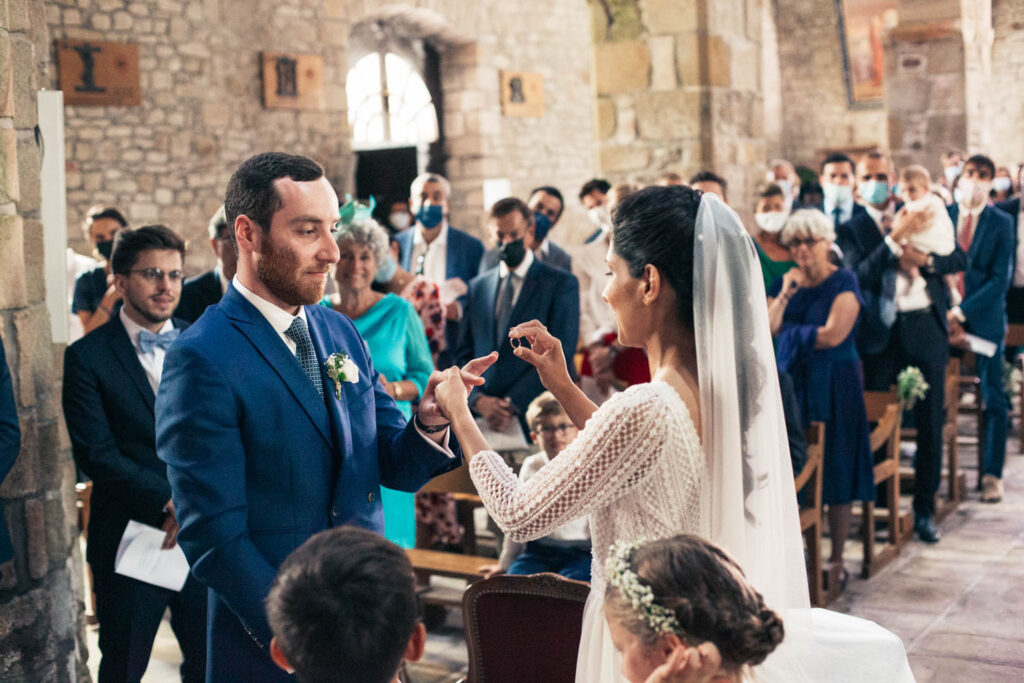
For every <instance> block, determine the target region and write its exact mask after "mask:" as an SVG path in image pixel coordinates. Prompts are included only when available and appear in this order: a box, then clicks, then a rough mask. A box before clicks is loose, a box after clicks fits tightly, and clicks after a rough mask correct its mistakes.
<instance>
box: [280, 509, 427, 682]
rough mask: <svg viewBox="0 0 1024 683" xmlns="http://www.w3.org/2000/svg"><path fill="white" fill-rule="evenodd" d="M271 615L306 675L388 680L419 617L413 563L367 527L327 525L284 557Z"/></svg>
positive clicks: (306, 678)
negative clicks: (329, 526)
mask: <svg viewBox="0 0 1024 683" xmlns="http://www.w3.org/2000/svg"><path fill="white" fill-rule="evenodd" d="M267 619H268V621H269V622H270V629H271V630H272V631H273V632H274V637H275V638H277V642H278V646H279V647H280V649H281V653H282V654H284V656H285V658H286V659H287V660H288V663H289V664H290V665H291V666H292V668H294V669H295V673H296V677H297V678H298V680H300V681H302V682H303V683H321V682H324V683H326V682H327V681H330V682H331V683H349V682H351V683H387V682H388V681H390V680H392V678H394V676H395V673H396V672H397V671H398V668H399V666H400V665H401V663H402V656H403V655H404V653H405V650H406V646H407V645H408V643H409V639H410V637H411V636H412V632H413V629H414V628H415V627H416V622H417V621H418V619H419V610H418V605H417V601H416V586H415V580H414V578H413V571H412V564H410V562H409V559H408V558H407V557H406V554H405V551H403V550H402V549H401V548H399V547H398V546H397V545H395V544H394V543H391V542H389V541H387V540H385V539H383V538H381V537H380V536H378V535H377V534H375V533H373V532H370V531H367V530H366V529H357V528H355V527H338V528H335V529H328V530H327V531H321V532H320V533H318V534H314V535H313V536H311V537H310V538H309V540H307V541H306V542H305V543H303V544H302V545H301V546H299V547H298V548H297V549H296V550H294V551H293V552H292V554H291V555H289V556H288V557H287V559H285V561H284V563H283V564H282V565H281V569H280V570H279V571H278V574H277V578H276V579H275V580H274V584H273V586H271V588H270V594H269V595H268V596H267Z"/></svg>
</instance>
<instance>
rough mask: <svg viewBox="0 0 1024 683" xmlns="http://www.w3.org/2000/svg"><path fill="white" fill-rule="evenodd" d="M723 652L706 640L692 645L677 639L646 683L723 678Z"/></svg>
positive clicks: (687, 682)
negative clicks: (670, 651) (666, 657)
mask: <svg viewBox="0 0 1024 683" xmlns="http://www.w3.org/2000/svg"><path fill="white" fill-rule="evenodd" d="M721 669H722V654H721V653H720V652H719V651H718V647H716V646H715V644H714V643H712V642H710V641H705V642H703V643H701V644H700V645H698V646H697V647H691V646H689V645H686V644H684V643H683V642H682V641H680V640H678V639H677V640H676V643H675V645H674V646H673V648H672V653H671V654H670V655H669V656H668V659H667V660H666V661H665V663H664V664H662V665H661V666H659V667H658V668H656V669H655V670H654V671H652V672H651V675H650V676H648V677H647V680H646V681H645V683H710V682H711V681H717V680H728V679H727V678H724V679H723V678H721V673H722V672H721Z"/></svg>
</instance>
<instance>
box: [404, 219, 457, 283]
mask: <svg viewBox="0 0 1024 683" xmlns="http://www.w3.org/2000/svg"><path fill="white" fill-rule="evenodd" d="M423 254H425V256H424V259H423V277H425V278H427V279H428V280H430V281H431V282H436V283H438V284H441V283H442V282H444V281H445V280H447V279H448V220H447V219H445V220H444V221H442V223H441V232H440V233H438V235H437V237H435V238H434V241H433V242H431V243H430V244H427V241H426V240H425V239H423V226H422V225H420V224H419V223H416V231H415V232H414V233H413V235H412V259H411V260H410V261H409V267H410V270H412V271H413V273H415V272H416V263H417V261H419V258H420V256H421V255H423Z"/></svg>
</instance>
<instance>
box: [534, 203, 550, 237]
mask: <svg viewBox="0 0 1024 683" xmlns="http://www.w3.org/2000/svg"><path fill="white" fill-rule="evenodd" d="M533 222H534V225H535V226H536V227H535V228H534V231H533V239H534V240H535V241H536V242H537V244H540V243H541V242H543V241H544V238H545V237H547V235H548V232H550V230H551V219H550V218H548V217H547V216H545V215H544V214H542V213H541V212H540V211H534V212H533Z"/></svg>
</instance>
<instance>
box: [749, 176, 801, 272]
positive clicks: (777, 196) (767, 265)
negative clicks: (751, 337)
mask: <svg viewBox="0 0 1024 683" xmlns="http://www.w3.org/2000/svg"><path fill="white" fill-rule="evenodd" d="M754 211H755V213H754V220H756V221H757V227H758V228H760V230H759V231H758V233H757V235H756V236H755V237H754V244H755V245H756V247H757V259H758V261H760V262H761V275H762V276H763V277H764V288H765V291H767V290H769V289H771V286H772V283H774V282H775V281H776V280H777V279H779V278H781V277H782V276H783V275H785V274H786V273H788V272H789V271H790V269H791V268H795V267H796V262H795V261H793V259H792V258H791V257H790V254H789V249H787V248H786V247H784V246H783V245H782V243H781V242H780V241H779V235H780V233H781V232H782V226H783V225H784V224H785V222H786V218H788V217H789V212H788V211H786V195H785V194H784V193H783V192H782V188H781V187H779V186H778V185H776V184H775V183H769V184H768V185H766V186H765V187H764V188H762V189H761V191H760V193H759V196H758V199H757V207H756V209H755V210H754Z"/></svg>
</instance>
